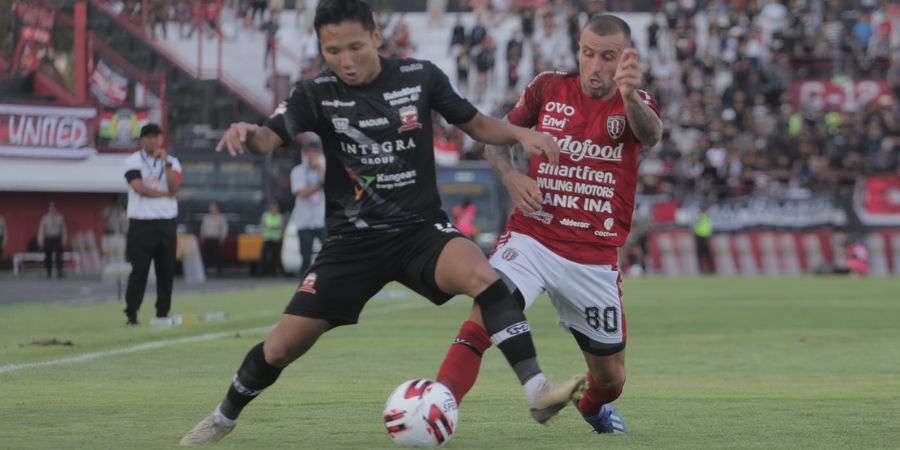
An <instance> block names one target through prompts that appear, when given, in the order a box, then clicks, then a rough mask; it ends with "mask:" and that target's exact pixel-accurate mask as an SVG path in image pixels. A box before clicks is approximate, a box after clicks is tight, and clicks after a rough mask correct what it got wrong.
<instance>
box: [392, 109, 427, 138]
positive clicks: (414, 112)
mask: <svg viewBox="0 0 900 450" xmlns="http://www.w3.org/2000/svg"><path fill="white" fill-rule="evenodd" d="M399 112H400V122H401V123H403V125H401V126H400V128H398V129H397V132H399V133H403V132H406V131H409V130H415V129H416V128H422V124H421V123H419V109H418V108H416V106H415V105H409V106H404V107H402V108H400V111H399Z"/></svg>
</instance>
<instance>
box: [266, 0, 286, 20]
mask: <svg viewBox="0 0 900 450" xmlns="http://www.w3.org/2000/svg"><path fill="white" fill-rule="evenodd" d="M281 11H284V0H269V20H270V21H272V22H275V23H278V24H280V23H281V22H280V21H281Z"/></svg>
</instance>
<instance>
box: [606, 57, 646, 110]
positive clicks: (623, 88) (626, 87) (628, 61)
mask: <svg viewBox="0 0 900 450" xmlns="http://www.w3.org/2000/svg"><path fill="white" fill-rule="evenodd" d="M643 78H644V72H643V71H642V70H641V63H640V61H638V54H637V50H635V49H633V48H626V49H625V50H623V51H622V56H621V58H619V65H618V67H617V68H616V75H615V77H614V78H613V79H614V80H615V82H616V87H617V88H618V89H619V93H620V94H622V98H625V99H627V98H629V97H630V96H632V95H634V93H635V91H636V90H637V89H638V88H639V87H641V82H642V81H643Z"/></svg>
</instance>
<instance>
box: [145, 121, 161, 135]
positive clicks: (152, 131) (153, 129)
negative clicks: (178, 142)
mask: <svg viewBox="0 0 900 450" xmlns="http://www.w3.org/2000/svg"><path fill="white" fill-rule="evenodd" d="M161 134H162V128H160V127H159V125H157V124H155V123H148V124H147V125H144V126H143V127H141V137H144V136H159V135H161Z"/></svg>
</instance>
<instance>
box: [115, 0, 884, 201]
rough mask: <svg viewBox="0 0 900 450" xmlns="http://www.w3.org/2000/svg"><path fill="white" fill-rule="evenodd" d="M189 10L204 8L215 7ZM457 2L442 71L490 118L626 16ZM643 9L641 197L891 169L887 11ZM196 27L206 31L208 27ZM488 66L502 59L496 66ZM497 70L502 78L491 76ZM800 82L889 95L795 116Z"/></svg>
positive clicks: (448, 142) (542, 3)
mask: <svg viewBox="0 0 900 450" xmlns="http://www.w3.org/2000/svg"><path fill="white" fill-rule="evenodd" d="M153 1H155V2H161V3H162V4H163V5H165V6H169V8H162V10H167V11H171V14H172V16H173V17H178V16H179V13H178V11H183V12H184V13H187V10H186V9H185V5H186V4H187V3H188V2H185V1H183V0H181V1H171V0H153ZM124 3H125V4H126V5H127V4H129V1H126V2H124ZM130 3H134V0H131V2H130ZM197 3H198V4H201V3H202V4H206V3H208V4H209V6H210V8H213V6H212V5H214V4H215V5H221V4H222V3H223V2H219V1H215V0H209V1H206V2H205V3H204V2H197ZM272 3H273V2H268V3H266V2H256V1H243V0H242V1H225V2H224V4H226V5H228V6H231V7H233V8H234V9H235V10H237V11H239V16H244V17H247V18H248V20H250V21H252V22H253V23H255V22H257V14H256V12H257V11H255V8H259V9H260V10H261V11H259V17H258V18H259V20H260V21H262V20H263V16H264V15H265V14H268V15H269V17H271V15H272V14H273V13H274V11H273V9H274V10H278V11H279V12H280V8H283V5H281V3H280V2H279V1H275V2H274V4H275V6H274V8H273V5H272ZM296 3H297V4H299V5H301V8H299V9H297V10H296V11H297V13H296V14H297V16H298V17H299V15H300V14H301V13H308V12H309V11H311V10H313V9H314V6H315V5H314V4H315V2H314V1H313V2H304V1H297V2H296ZM469 3H470V6H471V7H472V8H473V10H474V15H475V19H474V25H473V26H471V27H466V26H465V25H464V24H463V22H462V21H461V20H459V17H458V16H457V17H456V19H451V20H450V21H446V20H444V21H443V22H442V23H443V24H444V25H443V26H444V27H445V28H446V29H447V30H448V31H449V32H450V48H449V52H450V54H451V58H452V59H453V60H454V61H455V62H456V66H457V67H456V71H455V73H451V74H449V75H450V76H451V78H452V79H454V80H455V81H456V82H457V85H458V88H459V89H460V90H461V91H462V92H464V93H466V94H467V95H468V96H469V97H470V98H472V99H473V101H475V102H477V103H482V104H483V102H486V101H489V100H490V99H489V98H488V97H490V96H488V95H486V92H487V91H490V90H495V89H498V90H500V91H505V95H501V96H500V98H501V101H500V102H498V104H497V105H496V106H495V108H494V109H493V111H492V112H493V114H494V115H496V116H502V115H504V114H505V112H506V111H508V110H509V109H510V108H511V107H512V105H513V104H514V102H515V100H516V99H517V97H518V95H520V94H521V92H522V91H523V90H524V88H525V85H526V84H527V82H528V81H530V80H531V79H532V78H533V77H534V75H536V74H538V73H540V72H542V71H545V70H575V61H576V60H577V57H576V52H577V40H578V31H579V30H580V29H581V26H582V24H583V23H585V21H586V20H587V18H588V17H589V16H590V15H592V14H594V13H597V12H606V11H609V12H620V11H623V10H625V11H627V10H628V9H629V7H630V6H631V4H632V2H627V1H619V0H606V1H598V0H577V1H548V0H517V1H481V0H479V1H474V0H473V1H471V2H469ZM655 5H656V10H655V11H654V12H653V16H652V20H651V21H650V22H649V26H646V27H642V28H641V29H637V28H636V29H633V30H632V33H633V34H634V35H635V36H636V37H639V39H640V40H642V41H643V42H645V43H646V48H647V51H646V54H644V55H642V63H643V64H644V66H645V69H646V74H647V75H646V86H647V89H648V90H649V91H650V92H651V93H652V94H653V95H654V96H655V97H656V98H657V99H659V102H660V105H661V106H662V109H663V110H662V113H663V117H664V119H665V124H666V132H665V135H664V138H663V140H662V142H661V143H659V144H658V145H656V146H655V147H653V148H652V149H649V150H648V151H645V152H644V154H643V155H642V158H643V160H642V163H641V167H640V176H641V185H640V190H641V193H642V194H645V195H654V194H674V195H685V194H688V195H690V194H694V195H698V196H703V197H710V198H711V199H714V198H719V199H721V198H727V197H732V196H739V195H744V194H747V193H751V192H766V193H773V194H801V195H802V194H804V193H807V192H819V191H829V190H835V189H837V190H839V191H841V190H844V191H846V190H847V189H846V188H849V187H852V186H853V184H854V182H855V180H856V179H857V177H859V176H860V175H868V174H880V173H898V171H900V161H898V160H900V157H898V154H900V119H898V117H900V102H897V101H896V99H897V98H898V97H900V3H898V2H895V1H891V0H862V1H851V0H831V1H825V0H678V1H676V0H658V1H656V2H655ZM266 8H268V9H269V11H266ZM125 10H126V11H128V8H125ZM132 11H134V10H133V9H132ZM200 13H208V14H213V13H212V12H206V11H203V12H201V11H197V14H200ZM216 13H217V12H216ZM377 14H378V16H377V18H376V19H377V21H378V22H379V24H380V25H381V27H382V29H383V30H384V31H385V32H384V37H385V39H384V45H383V47H382V54H383V55H384V56H398V57H410V56H412V57H420V58H426V59H431V58H434V57H435V56H436V55H423V54H420V52H419V51H418V50H417V48H416V45H415V38H414V36H412V35H411V32H410V27H409V25H408V24H407V21H406V18H405V16H404V14H402V13H391V12H390V10H389V9H387V8H385V9H382V10H381V11H380V12H378V13H377ZM513 15H516V16H518V21H519V26H518V29H517V30H515V31H514V32H513V33H512V34H511V35H510V36H508V39H507V40H506V42H498V39H500V38H501V37H500V36H496V35H495V34H496V33H495V31H494V28H495V25H497V24H499V23H500V22H501V21H502V20H504V19H506V18H508V17H510V16H513ZM182 17H184V16H183V15H182ZM301 20H302V19H301ZM209 23H210V24H211V25H210V28H211V29H212V28H214V25H212V24H214V21H210V22H209ZM153 28H155V27H153ZM504 37H505V36H504ZM529 56H530V60H529V61H523V58H525V57H529ZM304 58H305V62H304V66H303V67H304V69H303V74H302V76H303V77H311V76H314V75H315V74H316V73H317V72H318V70H319V68H320V67H321V58H318V55H316V54H315V53H312V52H309V53H308V54H306V52H305V53H304ZM499 58H503V61H504V62H505V64H497V60H498V59H499ZM498 67H501V68H503V69H504V70H505V73H503V74H499V75H498V74H495V71H496V70H497V69H498ZM813 78H814V79H828V80H831V81H832V82H833V83H835V84H838V85H841V84H847V83H849V84H852V83H853V82H854V81H858V80H862V79H880V80H886V82H887V84H888V86H889V87H890V90H891V95H889V96H881V97H879V98H878V100H877V101H872V102H868V103H865V104H862V103H861V102H857V101H850V100H847V101H845V102H844V104H843V107H842V108H837V109H834V110H828V109H811V108H806V107H805V106H804V105H802V104H800V102H799V101H797V99H796V98H792V95H791V90H790V86H791V82H792V81H794V80H800V79H813ZM496 97H497V96H496V95H494V96H493V98H496ZM793 97H796V95H794V96H793ZM436 139H437V140H439V141H440V142H439V144H440V147H442V148H448V147H449V148H451V149H460V151H461V152H462V158H463V159H473V158H480V155H478V154H474V153H472V149H471V145H470V144H471V142H469V143H465V142H464V141H463V137H462V135H461V133H459V132H458V130H454V129H452V127H446V128H444V129H443V130H438V133H437V136H436Z"/></svg>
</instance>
